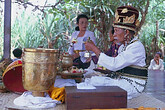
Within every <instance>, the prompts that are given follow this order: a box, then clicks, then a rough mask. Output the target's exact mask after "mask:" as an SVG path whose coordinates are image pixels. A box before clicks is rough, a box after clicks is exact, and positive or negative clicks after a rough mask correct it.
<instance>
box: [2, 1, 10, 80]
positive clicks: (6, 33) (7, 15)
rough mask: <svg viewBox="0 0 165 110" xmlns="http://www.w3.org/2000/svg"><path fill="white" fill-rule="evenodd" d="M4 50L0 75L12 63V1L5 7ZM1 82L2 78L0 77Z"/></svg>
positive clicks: (7, 2) (6, 3)
mask: <svg viewBox="0 0 165 110" xmlns="http://www.w3.org/2000/svg"><path fill="white" fill-rule="evenodd" d="M4 9H5V12H4V46H3V47H4V48H3V57H2V59H1V60H0V73H1V74H0V75H2V73H3V72H4V70H5V69H6V67H7V66H8V65H9V64H10V63H11V62H12V60H11V58H10V50H11V44H10V43H11V0H5V5H4ZM0 80H1V77H0Z"/></svg>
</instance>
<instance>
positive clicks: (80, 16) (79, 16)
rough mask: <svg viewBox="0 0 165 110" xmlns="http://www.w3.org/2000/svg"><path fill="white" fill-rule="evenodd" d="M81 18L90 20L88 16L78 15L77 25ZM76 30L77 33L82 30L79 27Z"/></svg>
mask: <svg viewBox="0 0 165 110" xmlns="http://www.w3.org/2000/svg"><path fill="white" fill-rule="evenodd" d="M80 18H86V19H87V20H88V19H89V18H88V16H87V15H85V14H80V15H78V17H77V19H76V23H77V24H78V23H79V20H80ZM75 30H76V31H79V30H80V29H79V27H78V26H77V27H76V28H75Z"/></svg>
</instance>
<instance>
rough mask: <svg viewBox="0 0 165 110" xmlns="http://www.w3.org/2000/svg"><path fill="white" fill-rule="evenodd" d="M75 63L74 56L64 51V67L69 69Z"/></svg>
mask: <svg viewBox="0 0 165 110" xmlns="http://www.w3.org/2000/svg"><path fill="white" fill-rule="evenodd" d="M72 65H73V59H72V56H71V55H69V53H63V57H62V69H63V70H69V68H70V67H72Z"/></svg>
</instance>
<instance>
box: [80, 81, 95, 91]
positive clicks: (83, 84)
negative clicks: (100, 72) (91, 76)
mask: <svg viewBox="0 0 165 110" xmlns="http://www.w3.org/2000/svg"><path fill="white" fill-rule="evenodd" d="M77 89H96V87H95V86H93V85H91V84H88V83H86V82H82V83H78V84H77Z"/></svg>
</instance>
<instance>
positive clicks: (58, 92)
mask: <svg viewBox="0 0 165 110" xmlns="http://www.w3.org/2000/svg"><path fill="white" fill-rule="evenodd" d="M48 94H49V96H50V97H51V98H52V99H55V100H58V101H61V102H62V103H64V101H65V88H64V87H62V88H58V87H54V86H52V87H51V88H50V89H49V90H48Z"/></svg>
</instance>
